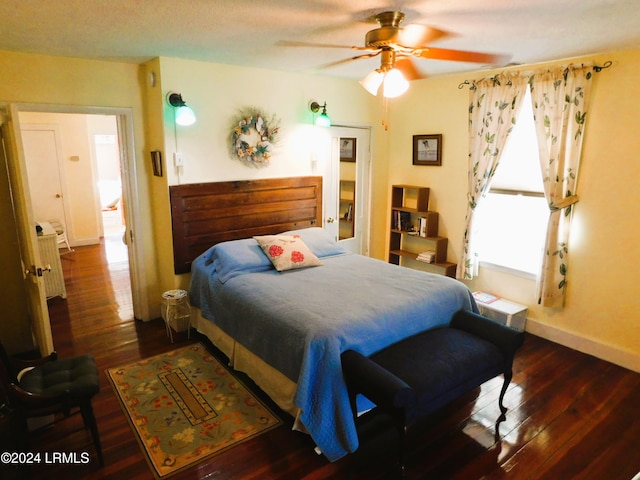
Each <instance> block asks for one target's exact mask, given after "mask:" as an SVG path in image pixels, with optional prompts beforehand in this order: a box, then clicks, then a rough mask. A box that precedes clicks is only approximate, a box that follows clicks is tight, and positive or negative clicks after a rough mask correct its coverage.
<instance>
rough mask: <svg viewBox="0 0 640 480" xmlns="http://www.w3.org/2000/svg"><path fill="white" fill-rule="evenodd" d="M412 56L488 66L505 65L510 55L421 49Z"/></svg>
mask: <svg viewBox="0 0 640 480" xmlns="http://www.w3.org/2000/svg"><path fill="white" fill-rule="evenodd" d="M413 55H415V56H416V57H420V58H427V59H431V60H451V61H453V62H470V63H486V64H489V65H505V64H506V63H507V62H508V61H509V59H511V55H502V54H493V53H480V52H467V51H464V50H450V49H448V48H432V47H423V48H417V49H416V50H414V52H413Z"/></svg>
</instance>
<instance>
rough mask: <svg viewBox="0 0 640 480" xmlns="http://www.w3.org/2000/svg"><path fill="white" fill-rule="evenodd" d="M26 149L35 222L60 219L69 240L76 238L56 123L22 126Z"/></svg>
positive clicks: (25, 154)
mask: <svg viewBox="0 0 640 480" xmlns="http://www.w3.org/2000/svg"><path fill="white" fill-rule="evenodd" d="M22 145H23V148H24V156H25V162H26V165H27V174H28V177H29V191H30V192H31V205H32V207H33V214H34V217H35V220H36V222H39V221H49V220H57V221H58V222H60V223H62V225H64V227H65V232H66V235H67V238H68V239H73V235H72V232H71V231H70V227H71V225H69V223H68V222H67V220H66V219H67V212H66V208H65V207H66V205H65V201H64V198H65V195H66V189H65V182H64V176H63V175H64V169H63V168H61V167H62V165H61V160H62V152H61V144H60V131H59V127H58V126H56V125H23V126H22Z"/></svg>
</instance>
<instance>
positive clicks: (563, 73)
mask: <svg viewBox="0 0 640 480" xmlns="http://www.w3.org/2000/svg"><path fill="white" fill-rule="evenodd" d="M592 77H593V66H592V65H580V66H569V67H566V68H565V67H561V68H557V69H554V70H549V71H543V72H539V73H535V74H534V75H533V76H532V77H531V101H532V102H533V115H534V118H535V124H536V135H537V137H538V148H539V151H540V165H541V167H542V179H543V182H544V193H545V197H546V199H547V203H548V204H549V210H550V212H551V213H550V215H549V225H548V228H547V240H546V245H545V249H544V255H543V260H542V270H541V273H540V275H539V280H538V292H537V296H538V303H540V304H542V305H543V306H547V307H560V306H563V305H564V293H565V286H566V275H567V260H568V255H569V230H570V225H571V213H572V210H573V204H574V203H576V202H577V201H578V197H577V194H576V183H577V179H578V165H579V164H580V153H581V151H582V138H583V131H584V126H585V120H586V117H587V106H588V99H589V92H590V88H591V79H592Z"/></svg>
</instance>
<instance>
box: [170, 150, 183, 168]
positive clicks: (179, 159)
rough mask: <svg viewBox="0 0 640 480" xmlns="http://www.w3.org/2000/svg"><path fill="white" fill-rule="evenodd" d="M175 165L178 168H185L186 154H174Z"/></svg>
mask: <svg viewBox="0 0 640 480" xmlns="http://www.w3.org/2000/svg"><path fill="white" fill-rule="evenodd" d="M173 163H174V165H175V166H176V167H184V154H183V153H179V152H175V153H174V154H173Z"/></svg>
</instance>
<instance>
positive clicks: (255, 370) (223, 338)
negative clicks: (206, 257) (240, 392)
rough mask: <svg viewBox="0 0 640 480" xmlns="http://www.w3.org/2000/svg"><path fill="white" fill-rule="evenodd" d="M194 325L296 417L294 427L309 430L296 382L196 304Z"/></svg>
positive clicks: (193, 315)
mask: <svg viewBox="0 0 640 480" xmlns="http://www.w3.org/2000/svg"><path fill="white" fill-rule="evenodd" d="M191 325H192V326H193V327H195V328H196V330H198V332H200V333H201V334H203V335H205V336H206V337H207V338H208V339H209V340H211V343H213V344H214V345H215V346H216V347H217V348H219V349H220V351H222V353H224V354H225V355H226V356H227V357H229V366H230V367H231V368H233V369H234V370H238V371H240V372H243V373H246V374H247V375H248V376H249V377H250V378H251V379H252V380H253V381H254V382H255V383H256V385H258V387H260V388H261V389H262V391H263V392H265V393H266V394H267V395H269V397H270V398H271V400H273V401H274V402H275V403H276V405H278V407H280V408H281V409H282V410H284V411H285V412H287V413H288V414H290V415H291V416H292V417H293V418H294V419H295V420H294V423H293V429H294V430H298V431H301V432H306V429H305V428H304V425H302V423H301V422H300V421H299V413H300V410H299V409H298V407H296V406H295V405H294V403H293V397H294V395H295V393H296V387H297V384H296V383H294V382H292V381H291V379H289V378H288V377H286V376H285V375H284V374H282V373H281V372H280V371H278V370H276V369H275V368H273V367H272V366H271V365H269V364H267V363H266V362H264V361H263V360H262V359H261V358H259V357H257V356H256V355H254V354H253V353H251V352H250V351H249V350H247V349H246V348H245V347H244V346H242V345H241V344H240V343H238V342H236V341H235V340H234V339H233V338H232V337H230V336H229V335H227V334H226V333H225V332H223V331H222V330H221V329H220V328H219V327H218V326H217V325H216V324H215V323H213V322H211V321H209V320H207V319H206V318H204V317H203V316H202V313H201V311H200V309H198V308H195V307H192V308H191Z"/></svg>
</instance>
